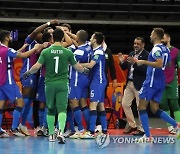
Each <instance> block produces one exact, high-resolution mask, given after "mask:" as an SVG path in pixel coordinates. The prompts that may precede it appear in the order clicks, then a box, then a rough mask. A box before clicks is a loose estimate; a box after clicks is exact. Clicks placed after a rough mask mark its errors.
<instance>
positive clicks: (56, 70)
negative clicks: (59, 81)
mask: <svg viewBox="0 0 180 154" xmlns="http://www.w3.org/2000/svg"><path fill="white" fill-rule="evenodd" d="M53 59H55V69H54V71H55V73H58V66H59V57H58V56H56V57H54V58H53Z"/></svg>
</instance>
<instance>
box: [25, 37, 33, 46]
mask: <svg viewBox="0 0 180 154" xmlns="http://www.w3.org/2000/svg"><path fill="white" fill-rule="evenodd" d="M33 41H34V40H32V39H31V38H30V37H29V35H28V36H27V37H26V39H25V43H27V44H31V43H32V42H33Z"/></svg>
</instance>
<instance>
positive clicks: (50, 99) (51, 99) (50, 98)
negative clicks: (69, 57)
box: [45, 83, 57, 142]
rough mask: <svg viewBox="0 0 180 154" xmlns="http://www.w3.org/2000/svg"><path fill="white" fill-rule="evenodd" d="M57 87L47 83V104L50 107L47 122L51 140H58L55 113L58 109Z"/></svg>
mask: <svg viewBox="0 0 180 154" xmlns="http://www.w3.org/2000/svg"><path fill="white" fill-rule="evenodd" d="M55 94H56V87H55V86H54V85H53V84H50V83H48V84H46V88H45V95H46V106H47V108H48V113H47V124H48V129H49V141H50V142H54V141H55V140H56V137H55V134H54V123H55V115H56V113H57V111H56V102H55V101H56V98H55Z"/></svg>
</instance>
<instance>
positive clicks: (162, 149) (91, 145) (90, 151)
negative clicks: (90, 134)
mask: <svg viewBox="0 0 180 154" xmlns="http://www.w3.org/2000/svg"><path fill="white" fill-rule="evenodd" d="M155 123H156V124H157V127H152V126H153V125H154V124H155ZM150 126H151V127H152V128H151V133H152V135H153V137H157V136H161V137H171V138H174V136H171V135H169V134H168V131H167V129H166V128H163V127H165V124H164V123H163V122H162V121H158V120H156V119H155V120H152V121H150ZM159 126H162V127H161V129H160V128H158V127H159ZM122 132H123V130H122V129H109V133H110V138H111V141H110V144H109V145H108V146H107V147H105V148H103V149H101V148H99V147H98V146H97V145H96V143H95V140H92V139H89V140H87V139H67V140H66V144H64V145H62V144H58V143H57V142H49V141H48V138H47V137H35V136H30V137H23V138H20V137H13V136H11V137H10V138H0V154H180V140H177V141H175V143H170V144H167V143H165V144H164V143H120V141H119V142H118V140H116V141H115V139H116V138H120V139H122V138H133V136H132V135H129V136H124V135H123V133H122ZM31 134H32V135H33V130H32V131H31Z"/></svg>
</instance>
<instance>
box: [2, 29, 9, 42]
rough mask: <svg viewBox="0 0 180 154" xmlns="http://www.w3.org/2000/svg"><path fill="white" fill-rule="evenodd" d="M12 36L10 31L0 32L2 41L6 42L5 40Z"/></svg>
mask: <svg viewBox="0 0 180 154" xmlns="http://www.w3.org/2000/svg"><path fill="white" fill-rule="evenodd" d="M9 35H10V31H7V30H1V31H0V41H1V42H4V41H5V38H6V37H7V36H9Z"/></svg>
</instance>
